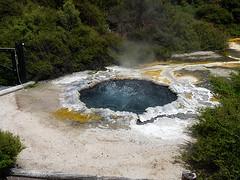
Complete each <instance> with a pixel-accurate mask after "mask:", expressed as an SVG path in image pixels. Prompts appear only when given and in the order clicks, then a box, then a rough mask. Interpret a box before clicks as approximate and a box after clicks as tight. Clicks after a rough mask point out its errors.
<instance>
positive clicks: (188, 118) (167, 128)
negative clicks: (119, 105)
mask: <svg viewBox="0 0 240 180" xmlns="http://www.w3.org/2000/svg"><path fill="white" fill-rule="evenodd" d="M171 78H172V77H171ZM111 79H144V80H149V79H148V78H146V77H145V76H143V75H142V70H141V69H130V68H129V69H128V68H123V67H118V66H114V67H108V68H107V70H106V71H98V72H96V73H95V72H92V71H84V72H79V73H74V74H72V75H68V76H65V77H62V78H59V79H57V80H54V81H53V83H54V84H56V85H60V86H63V87H64V92H63V93H62V95H61V97H60V102H61V105H62V107H64V108H68V109H70V110H74V111H79V112H82V113H98V114H100V115H101V116H102V117H104V118H105V119H107V120H109V121H111V120H112V119H111V116H115V117H116V116H119V117H122V118H124V119H125V120H126V119H127V120H129V121H130V128H131V129H132V130H136V131H138V132H140V133H142V134H144V135H150V136H155V137H159V138H162V139H177V138H179V137H182V138H183V139H186V138H187V136H186V135H185V134H184V131H185V130H186V126H188V125H189V124H190V123H192V121H193V120H194V118H192V115H196V114H198V110H199V109H200V108H204V107H213V106H215V105H216V104H217V102H212V101H211V98H212V97H213V95H212V93H211V92H210V90H208V89H205V88H201V87H197V86H195V85H193V84H191V82H188V81H186V80H184V81H177V80H175V79H174V80H172V83H171V84H170V85H169V88H170V89H171V90H172V91H173V92H174V93H176V94H177V96H178V98H177V100H176V101H174V102H172V103H170V104H166V105H164V106H157V107H149V108H147V109H146V112H145V113H143V114H140V115H139V116H138V115H137V114H135V113H131V112H120V111H112V110H110V109H104V108H87V107H86V105H85V104H84V103H83V102H81V101H80V99H79V96H80V94H79V91H80V90H82V89H85V88H89V87H91V86H94V85H95V84H97V83H100V82H102V81H107V80H111ZM153 82H155V83H158V84H161V85H163V84H162V83H160V82H158V81H153ZM186 94H191V98H189V97H187V96H186ZM179 115H181V116H180V117H178V116H179ZM182 117H184V118H182ZM138 118H139V119H140V121H141V122H147V121H149V120H154V121H153V122H152V123H147V124H145V125H137V124H136V120H137V119H138Z"/></svg>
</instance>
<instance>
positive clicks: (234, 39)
mask: <svg viewBox="0 0 240 180" xmlns="http://www.w3.org/2000/svg"><path fill="white" fill-rule="evenodd" d="M228 42H236V43H238V42H239V43H240V38H233V39H229V40H228Z"/></svg>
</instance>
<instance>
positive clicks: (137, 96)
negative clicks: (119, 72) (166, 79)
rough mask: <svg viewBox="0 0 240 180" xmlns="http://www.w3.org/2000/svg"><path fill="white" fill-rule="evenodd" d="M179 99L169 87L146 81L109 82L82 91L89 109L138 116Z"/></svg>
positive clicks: (82, 96)
mask: <svg viewBox="0 0 240 180" xmlns="http://www.w3.org/2000/svg"><path fill="white" fill-rule="evenodd" d="M176 99H177V95H176V94H175V93H173V92H172V91H171V90H170V89H168V87H167V86H162V85H158V84H155V83H153V82H151V81H145V80H127V79H126V80H109V81H104V82H101V83H98V84H97V85H95V86H93V87H92V88H89V89H84V90H81V91H80V100H81V101H82V102H84V103H85V104H86V106H87V107H88V108H109V109H111V110H113V111H128V112H133V113H137V114H141V113H143V112H145V110H146V109H147V108H148V107H156V106H163V105H165V104H168V103H171V102H173V101H175V100H176Z"/></svg>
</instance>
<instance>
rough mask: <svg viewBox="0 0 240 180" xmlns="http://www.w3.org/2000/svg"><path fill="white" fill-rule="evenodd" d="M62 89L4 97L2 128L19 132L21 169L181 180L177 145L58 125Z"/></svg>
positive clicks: (123, 132) (41, 89)
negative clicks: (56, 111)
mask: <svg viewBox="0 0 240 180" xmlns="http://www.w3.org/2000/svg"><path fill="white" fill-rule="evenodd" d="M58 93H59V90H58V89H56V88H53V87H51V86H49V85H48V84H46V85H40V86H39V87H36V88H34V89H27V90H23V91H20V92H17V93H13V94H10V95H6V96H2V97H0V102H1V111H0V127H1V129H4V130H8V131H11V132H13V133H14V134H18V135H19V136H20V137H21V139H22V141H23V143H24V145H25V146H26V148H25V149H24V150H23V151H22V152H21V153H20V155H19V158H18V165H19V167H21V168H23V169H28V170H37V171H44V172H46V171H58V172H59V171H60V172H65V173H77V174H84V175H86V174H89V175H100V176H124V177H131V178H151V179H179V178H180V176H181V171H182V167H181V166H180V165H179V164H176V163H174V156H175V155H178V153H177V152H178V146H177V145H176V142H173V141H163V140H161V139H152V138H148V137H145V136H141V135H139V134H136V133H134V132H132V131H129V130H124V129H118V130H111V129H100V128H86V127H85V128H82V127H81V126H73V125H72V124H71V123H65V122H61V121H58V120H56V119H54V118H53V117H51V114H50V113H49V112H52V111H53V110H54V109H55V108H58V98H57V95H58Z"/></svg>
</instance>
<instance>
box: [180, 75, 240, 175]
mask: <svg viewBox="0 0 240 180" xmlns="http://www.w3.org/2000/svg"><path fill="white" fill-rule="evenodd" d="M239 79H240V73H239V74H238V75H232V77H231V79H228V80H227V79H224V78H213V80H212V83H213V85H214V91H215V93H217V94H218V96H219V97H220V98H221V105H220V106H218V107H216V108H208V109H206V110H204V111H203V112H202V113H201V115H200V117H199V122H198V123H197V124H195V125H194V126H193V127H192V128H191V132H192V134H193V136H194V137H195V138H196V140H197V141H196V142H195V143H193V144H190V145H189V146H188V147H187V149H186V151H185V153H184V155H183V159H184V160H185V161H186V162H187V163H188V164H189V165H190V166H191V168H192V169H194V170H196V171H197V173H198V175H199V178H198V179H209V180H215V179H219V180H220V179H221V180H228V179H229V180H231V179H238V178H240V156H239V154H240V88H239V87H240V80H239Z"/></svg>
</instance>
